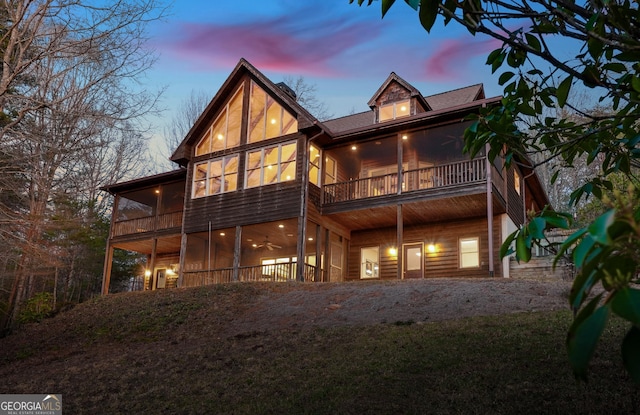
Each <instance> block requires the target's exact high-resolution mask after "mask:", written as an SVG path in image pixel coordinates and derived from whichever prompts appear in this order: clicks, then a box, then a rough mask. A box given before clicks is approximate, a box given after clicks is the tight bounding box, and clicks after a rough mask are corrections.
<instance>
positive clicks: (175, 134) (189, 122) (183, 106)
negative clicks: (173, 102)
mask: <svg viewBox="0 0 640 415" xmlns="http://www.w3.org/2000/svg"><path fill="white" fill-rule="evenodd" d="M210 99H211V98H210V95H209V94H208V93H206V92H205V91H202V90H200V91H196V90H195V89H192V90H191V93H190V94H189V96H188V97H187V98H185V99H184V100H182V102H181V103H180V105H179V106H178V109H177V110H176V111H175V112H174V113H173V117H171V122H170V123H169V124H168V125H167V126H166V127H165V128H164V135H163V137H164V144H165V147H166V150H167V153H168V155H171V154H172V153H173V152H174V150H175V149H176V148H178V146H179V145H180V143H181V142H182V140H183V139H184V137H185V136H186V135H187V133H188V132H189V130H190V129H191V127H193V125H194V124H195V123H196V121H197V120H198V117H200V115H201V114H202V112H203V111H204V109H205V108H206V106H207V104H209V101H210Z"/></svg>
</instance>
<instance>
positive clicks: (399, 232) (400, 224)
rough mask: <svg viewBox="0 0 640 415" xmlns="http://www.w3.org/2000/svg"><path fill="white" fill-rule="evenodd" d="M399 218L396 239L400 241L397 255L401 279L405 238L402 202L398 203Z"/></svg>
mask: <svg viewBox="0 0 640 415" xmlns="http://www.w3.org/2000/svg"><path fill="white" fill-rule="evenodd" d="M397 215H398V219H397V224H396V239H397V241H398V243H397V247H396V249H397V256H398V271H397V277H398V279H399V280H401V279H402V255H403V254H404V253H403V252H402V243H403V240H404V236H403V227H404V226H403V222H402V204H400V203H399V204H398V213H397Z"/></svg>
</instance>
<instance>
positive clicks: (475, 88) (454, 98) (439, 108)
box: [324, 84, 499, 135]
mask: <svg viewBox="0 0 640 415" xmlns="http://www.w3.org/2000/svg"><path fill="white" fill-rule="evenodd" d="M378 95H379V94H378ZM498 99H499V97H496V98H492V99H491V102H492V103H493V101H495V100H498ZM424 100H425V101H426V102H428V103H429V106H430V107H431V108H432V111H431V112H429V113H422V114H416V115H413V116H411V117H409V119H414V118H416V117H424V116H428V115H429V114H431V115H437V114H436V113H439V114H442V113H445V112H446V111H447V109H451V110H454V109H461V108H465V107H467V106H470V105H471V106H472V104H473V103H480V101H487V99H486V98H485V95H484V88H483V86H482V84H476V85H471V86H468V87H465V88H460V89H455V90H453V91H448V92H443V93H440V94H435V95H431V96H427V97H424ZM324 125H325V126H326V127H327V128H328V129H329V130H330V131H331V132H332V133H334V134H337V135H339V134H341V133H343V132H346V131H352V130H364V129H366V128H367V127H373V126H374V125H380V124H376V123H375V117H374V115H373V111H365V112H361V113H357V114H352V115H347V116H345V117H340V118H336V119H333V120H327V121H325V122H324ZM385 125H389V124H388V123H385Z"/></svg>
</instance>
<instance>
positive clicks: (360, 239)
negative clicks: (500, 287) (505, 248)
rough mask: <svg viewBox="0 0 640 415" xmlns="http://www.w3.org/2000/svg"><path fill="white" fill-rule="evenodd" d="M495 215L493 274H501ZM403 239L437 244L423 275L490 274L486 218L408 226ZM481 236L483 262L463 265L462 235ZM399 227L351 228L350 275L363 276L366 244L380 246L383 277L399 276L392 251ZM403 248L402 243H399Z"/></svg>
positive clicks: (425, 259) (481, 260)
mask: <svg viewBox="0 0 640 415" xmlns="http://www.w3.org/2000/svg"><path fill="white" fill-rule="evenodd" d="M498 219H499V218H498V217H496V218H495V219H494V226H493V239H494V241H496V242H495V245H496V246H495V247H494V252H493V254H494V255H493V257H494V275H495V276H499V275H501V262H500V261H499V245H500V244H499V242H498V241H500V240H501V239H500V237H501V235H500V226H499V225H500V221H499V220H498ZM403 236H404V241H403V242H404V243H405V244H407V243H414V242H422V243H424V246H425V247H426V246H427V245H428V244H435V245H436V249H437V251H436V253H433V254H432V253H426V252H425V254H424V277H425V278H445V277H488V276H489V246H488V237H487V221H486V219H484V218H477V219H469V220H464V221H453V222H445V223H437V224H431V225H423V226H413V227H405V228H404V230H403ZM473 237H477V238H479V244H480V246H479V248H480V266H479V267H477V268H466V269H465V268H460V266H459V262H460V260H459V239H460V238H473ZM396 245H397V242H396V228H385V229H375V230H367V231H359V232H352V234H351V244H350V252H349V256H348V268H349V270H348V274H347V279H352V280H353V279H360V249H361V248H365V247H372V246H379V247H380V278H381V279H396V278H397V257H396V256H392V255H391V254H390V253H389V248H391V247H394V248H395V247H396ZM398 249H401V247H398Z"/></svg>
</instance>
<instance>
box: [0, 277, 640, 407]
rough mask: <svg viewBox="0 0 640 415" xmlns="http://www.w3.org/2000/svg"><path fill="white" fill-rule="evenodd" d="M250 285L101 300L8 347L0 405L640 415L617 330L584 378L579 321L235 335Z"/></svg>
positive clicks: (566, 317)
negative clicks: (21, 398)
mask: <svg viewBox="0 0 640 415" xmlns="http://www.w3.org/2000/svg"><path fill="white" fill-rule="evenodd" d="M259 294H260V293H259V290H258V289H256V288H252V287H251V286H248V285H236V286H233V287H227V288H224V287H223V288H213V289H212V288H208V289H195V290H185V291H182V292H181V293H177V294H173V295H172V296H171V297H168V296H167V295H164V296H162V295H145V294H144V293H133V294H126V295H115V296H109V297H106V298H100V299H98V300H96V301H93V302H90V303H86V304H82V305H80V306H78V307H76V308H75V309H73V310H71V311H69V312H67V313H64V314H62V315H59V316H57V317H56V318H54V319H51V320H47V321H45V322H43V323H40V324H37V325H33V326H30V327H25V328H24V329H23V332H22V333H18V334H17V335H12V336H9V337H7V338H5V339H0V393H62V394H63V409H64V413H67V414H82V413H86V414H117V413H133V414H163V413H166V414H183V413H184V414H205V413H207V414H217V413H220V414H305V413H308V414H608V413H611V414H632V413H640V395H638V389H637V388H636V387H635V386H634V385H633V384H632V383H631V381H630V380H629V378H628V376H627V375H626V374H625V372H624V370H623V368H622V365H621V361H620V352H619V344H620V341H621V339H622V337H623V335H624V331H625V326H624V324H623V323H621V322H620V321H614V322H613V324H611V325H610V326H609V327H608V329H607V331H606V333H605V335H604V338H603V341H602V342H601V344H600V347H599V349H598V351H597V353H596V356H595V357H594V359H593V363H592V365H591V372H590V379H589V382H588V383H583V382H577V381H575V380H574V378H573V376H572V374H571V371H570V369H569V367H568V363H567V358H566V352H565V347H564V340H565V336H566V329H567V327H568V325H569V324H570V321H571V315H570V313H568V312H537V313H526V314H511V315H505V316H499V317H478V318H471V319H463V320H456V321H444V322H430V323H410V322H406V323H402V322H398V323H395V324H385V325H381V324H380V325H374V326H362V327H335V328H329V329H327V328H324V329H322V328H299V329H286V330H281V331H261V330H260V328H259V327H257V328H256V330H255V331H253V332H248V333H244V334H241V335H233V336H226V335H224V333H225V325H226V324H228V323H229V322H230V321H232V318H233V314H234V313H237V312H241V311H242V310H246V309H248V308H249V307H250V304H251V300H252V298H254V296H257V295H259Z"/></svg>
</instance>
